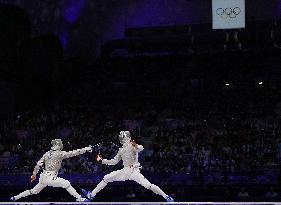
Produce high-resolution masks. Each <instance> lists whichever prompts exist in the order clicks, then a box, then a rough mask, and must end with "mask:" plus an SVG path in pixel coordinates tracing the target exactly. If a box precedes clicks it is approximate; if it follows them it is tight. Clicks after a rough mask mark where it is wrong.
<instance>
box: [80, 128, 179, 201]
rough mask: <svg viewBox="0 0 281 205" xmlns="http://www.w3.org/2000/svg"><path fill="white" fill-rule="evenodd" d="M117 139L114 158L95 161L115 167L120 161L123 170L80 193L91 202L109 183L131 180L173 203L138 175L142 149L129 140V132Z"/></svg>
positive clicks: (171, 199) (109, 175)
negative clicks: (119, 144) (90, 189)
mask: <svg viewBox="0 0 281 205" xmlns="http://www.w3.org/2000/svg"><path fill="white" fill-rule="evenodd" d="M119 139H120V142H121V144H122V147H121V148H119V151H118V153H117V155H116V156H115V157H114V159H111V160H107V159H102V157H101V156H100V155H98V156H97V161H101V162H102V164H106V165H116V164H117V163H118V162H119V161H120V160H122V161H123V166H124V168H123V169H121V170H117V171H113V172H111V173H110V174H107V175H105V176H104V178H103V180H102V181H101V182H100V183H99V184H98V185H97V187H96V188H95V189H94V190H93V191H92V192H91V191H86V190H84V189H82V193H83V194H84V195H85V196H86V197H87V198H88V199H90V200H92V199H93V198H94V197H95V196H96V194H97V193H98V192H99V191H100V190H102V189H103V188H104V187H105V186H106V185H107V183H109V182H114V181H126V180H133V181H135V182H137V183H139V184H140V185H142V186H144V187H145V188H147V189H150V190H151V191H153V192H154V193H156V194H158V195H161V196H162V197H163V198H165V199H166V200H167V201H168V202H173V201H174V199H173V198H172V197H170V196H168V195H167V194H165V193H164V192H163V191H162V190H161V189H160V188H159V187H158V186H156V185H154V184H152V183H150V182H149V181H148V180H147V179H146V178H145V177H144V176H143V175H142V174H141V173H140V168H141V166H140V163H139V161H138V153H139V152H141V151H142V150H143V149H144V148H143V146H142V145H138V144H136V143H135V142H134V141H132V140H131V137H130V132H129V131H121V132H120V135H119Z"/></svg>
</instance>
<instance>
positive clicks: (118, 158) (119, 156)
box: [101, 151, 121, 165]
mask: <svg viewBox="0 0 281 205" xmlns="http://www.w3.org/2000/svg"><path fill="white" fill-rule="evenodd" d="M120 160H121V154H120V151H118V152H117V154H116V156H115V157H114V158H113V159H110V160H108V159H101V163H102V164H106V165H115V164H117V163H118V162H119V161H120Z"/></svg>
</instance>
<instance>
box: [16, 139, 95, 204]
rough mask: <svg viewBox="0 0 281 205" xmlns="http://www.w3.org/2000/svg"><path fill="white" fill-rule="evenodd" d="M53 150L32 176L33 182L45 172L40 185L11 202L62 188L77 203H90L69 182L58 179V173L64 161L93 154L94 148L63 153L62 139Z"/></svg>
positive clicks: (57, 140) (43, 158) (45, 156)
mask: <svg viewBox="0 0 281 205" xmlns="http://www.w3.org/2000/svg"><path fill="white" fill-rule="evenodd" d="M51 144H52V147H51V150H50V151H48V152H46V153H45V154H44V155H43V157H42V158H41V159H40V160H39V161H38V162H37V164H36V166H35V168H34V171H33V173H32V176H31V182H33V181H34V180H36V175H37V173H38V172H39V170H40V169H41V168H43V172H42V173H41V174H40V178H39V183H38V184H37V185H36V186H35V187H34V188H33V189H31V190H26V191H24V192H22V193H20V194H19V195H17V196H14V197H12V198H11V201H16V200H18V199H20V198H22V197H26V196H29V195H33V194H38V193H39V192H40V191H41V190H42V189H44V188H45V187H47V186H52V187H61V188H64V189H66V190H67V191H68V192H69V193H70V194H71V195H72V196H74V197H75V198H76V201H79V202H82V201H88V200H87V199H86V198H82V196H81V195H80V194H78V193H77V191H76V190H75V189H74V188H73V187H72V186H71V184H70V182H69V181H68V180H65V179H63V178H60V177H57V175H58V171H59V170H60V168H61V163H62V160H63V159H66V158H70V157H74V156H77V155H80V154H84V153H86V152H87V151H88V152H91V151H92V147H91V146H89V147H85V148H82V149H77V150H73V151H69V152H66V151H62V149H63V143H62V141H61V139H55V140H52V142H51Z"/></svg>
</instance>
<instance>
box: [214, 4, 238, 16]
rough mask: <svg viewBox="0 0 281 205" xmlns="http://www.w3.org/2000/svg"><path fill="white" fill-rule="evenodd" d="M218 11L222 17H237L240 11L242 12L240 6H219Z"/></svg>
mask: <svg viewBox="0 0 281 205" xmlns="http://www.w3.org/2000/svg"><path fill="white" fill-rule="evenodd" d="M216 13H217V15H218V16H220V17H221V18H222V19H227V18H229V19H234V18H236V17H237V16H238V15H239V14H240V13H241V9H240V8H239V7H235V8H225V9H223V8H218V9H217V10H216Z"/></svg>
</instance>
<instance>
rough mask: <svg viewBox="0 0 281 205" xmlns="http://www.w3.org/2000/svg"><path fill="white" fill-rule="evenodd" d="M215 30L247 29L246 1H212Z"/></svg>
mask: <svg viewBox="0 0 281 205" xmlns="http://www.w3.org/2000/svg"><path fill="white" fill-rule="evenodd" d="M212 12H213V29H234V28H245V0H212Z"/></svg>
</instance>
